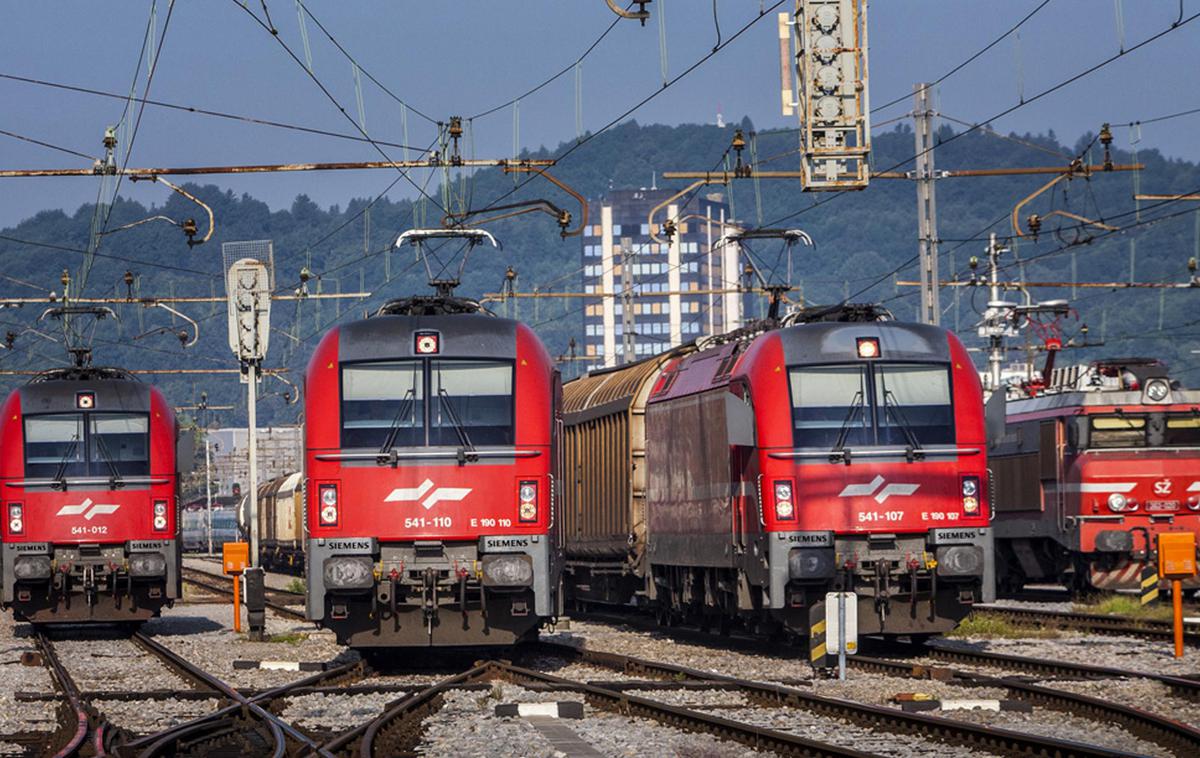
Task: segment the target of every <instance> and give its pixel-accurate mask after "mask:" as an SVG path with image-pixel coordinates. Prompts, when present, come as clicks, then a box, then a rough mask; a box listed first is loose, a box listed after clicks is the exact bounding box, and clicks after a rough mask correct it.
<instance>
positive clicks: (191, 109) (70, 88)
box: [0, 73, 416, 160]
mask: <svg viewBox="0 0 1200 758" xmlns="http://www.w3.org/2000/svg"><path fill="white" fill-rule="evenodd" d="M0 79H5V80H8V81H14V82H20V83H23V84H30V85H33V86H38V87H47V88H49V89H59V90H63V91H66V92H78V93H80V94H84V95H93V96H95V97H104V98H109V99H113V100H125V99H126V97H125V95H119V94H117V93H116V92H108V91H106V90H101V89H95V88H92V87H80V86H77V85H74V84H63V83H61V82H53V81H49V80H47V79H34V78H31V77H27V76H17V75H16V74H7V73H0ZM131 100H132V101H133V102H135V103H142V104H144V105H149V106H152V107H155V108H163V109H167V110H174V111H181V112H183V113H192V114H195V115H198V116H209V117H212V118H220V119H226V120H229V121H240V122H243V123H247V124H252V125H255V126H267V127H271V128H274V129H285V130H289V131H296V132H305V133H308V134H315V135H318V136H321V137H333V138H335V139H343V140H352V141H354V142H369V141H370V140H368V139H366V138H365V137H363V136H361V135H358V134H346V133H345V132H335V131H332V130H329V129H318V128H316V127H312V126H303V125H300V124H289V123H287V122H285V121H274V120H271V119H264V118H258V117H256V116H246V115H243V114H238V113H228V112H225V111H217V110H210V109H208V108H200V107H198V106H194V105H182V104H180V103H172V102H167V101H164V100H155V99H153V98H149V97H133V98H131ZM375 141H376V142H378V143H379V144H380V145H383V146H384V147H395V148H400V149H404V150H415V149H416V148H413V147H412V146H410V145H406V144H402V143H398V142H387V141H385V140H375ZM82 157H84V158H88V159H89V160H90V159H91V158H92V157H93V156H90V155H83V156H82Z"/></svg>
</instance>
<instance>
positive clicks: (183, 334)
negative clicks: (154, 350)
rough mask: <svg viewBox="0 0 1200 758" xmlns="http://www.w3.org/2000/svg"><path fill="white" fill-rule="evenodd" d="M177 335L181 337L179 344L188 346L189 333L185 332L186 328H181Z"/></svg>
mask: <svg viewBox="0 0 1200 758" xmlns="http://www.w3.org/2000/svg"><path fill="white" fill-rule="evenodd" d="M175 336H176V337H178V338H179V344H180V345H183V346H184V347H187V341H188V333H187V332H185V331H184V330H182V329H180V330H179V333H178V334H176V335H175Z"/></svg>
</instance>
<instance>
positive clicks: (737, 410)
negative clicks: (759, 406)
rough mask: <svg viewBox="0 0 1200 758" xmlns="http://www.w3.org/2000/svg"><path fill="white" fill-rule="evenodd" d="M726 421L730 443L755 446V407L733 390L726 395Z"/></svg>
mask: <svg viewBox="0 0 1200 758" xmlns="http://www.w3.org/2000/svg"><path fill="white" fill-rule="evenodd" d="M725 423H726V432H727V434H728V435H729V444H730V445H741V446H743V447H754V409H753V408H751V407H750V403H749V402H748V401H747V400H744V399H742V398H741V397H738V396H737V395H735V394H734V393H732V392H730V393H727V394H726V395H725Z"/></svg>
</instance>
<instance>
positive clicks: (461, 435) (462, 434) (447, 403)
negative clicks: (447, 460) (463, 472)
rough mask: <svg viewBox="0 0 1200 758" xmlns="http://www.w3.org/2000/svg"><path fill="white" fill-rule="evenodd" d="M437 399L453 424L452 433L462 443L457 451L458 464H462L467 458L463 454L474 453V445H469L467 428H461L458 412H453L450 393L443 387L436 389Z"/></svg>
mask: <svg viewBox="0 0 1200 758" xmlns="http://www.w3.org/2000/svg"><path fill="white" fill-rule="evenodd" d="M438 397H439V398H441V399H442V407H443V408H445V409H446V415H447V416H449V417H450V423H452V424H454V431H455V433H456V434H458V441H459V442H461V443H462V447H461V448H459V450H458V457H459V463H462V462H463V461H464V460H465V459H466V458H467V456H466V455H465V453H468V452H474V451H475V445H473V444H471V437H470V435H468V434H467V428H466V427H465V426H463V423H462V420H461V419H459V417H458V412H457V411H455V410H454V403H453V401H451V399H450V393H449V392H447V391H446V389H445V388H444V387H438Z"/></svg>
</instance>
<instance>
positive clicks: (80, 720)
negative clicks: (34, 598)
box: [34, 629, 107, 758]
mask: <svg viewBox="0 0 1200 758" xmlns="http://www.w3.org/2000/svg"><path fill="white" fill-rule="evenodd" d="M34 640H35V642H36V643H37V647H38V650H39V651H40V652H41V654H42V660H43V662H44V663H45V664H46V668H47V669H49V671H50V676H51V677H52V678H53V679H54V686H55V687H56V688H57V689H58V690H59V691H60V692H61V693H62V696H63V698H64V701H65V702H64V705H63V706H62V710H63V716H64V718H63V719H62V724H63V728H62V729H61V730H60V732H61V734H59V735H56V736H55V738H54V739H55V741H56V743H60V744H61V747H59V748H58V749H57V751H56V752H54V753H53V755H54V756H55V758H72V757H73V756H77V755H80V754H81V753H82V752H83V750H84V749H85V748H86V747H87V746H88V744H89V742H88V735H93V740H92V743H91V744H92V747H93V750H94V752H95V753H96V754H97V755H102V754H103V752H104V750H103V744H104V743H103V740H104V733H105V731H106V729H107V724H106V723H105V722H104V721H103V720H102V719H101V718H100V717H99V714H96V713H95V712H94V711H93V710H92V709H91V708H90V707H89V706H88V705H87V703H86V701H85V700H84V697H83V692H82V691H81V690H80V689H79V686H78V685H77V684H75V680H74V678H72V676H71V674H70V672H69V671H67V667H66V666H64V665H63V663H62V660H61V659H60V658H59V656H58V651H57V650H56V649H55V648H54V643H53V641H51V639H50V637H49V636H48V635H47V634H46V632H44V631H42V630H37V629H35V631H34Z"/></svg>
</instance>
